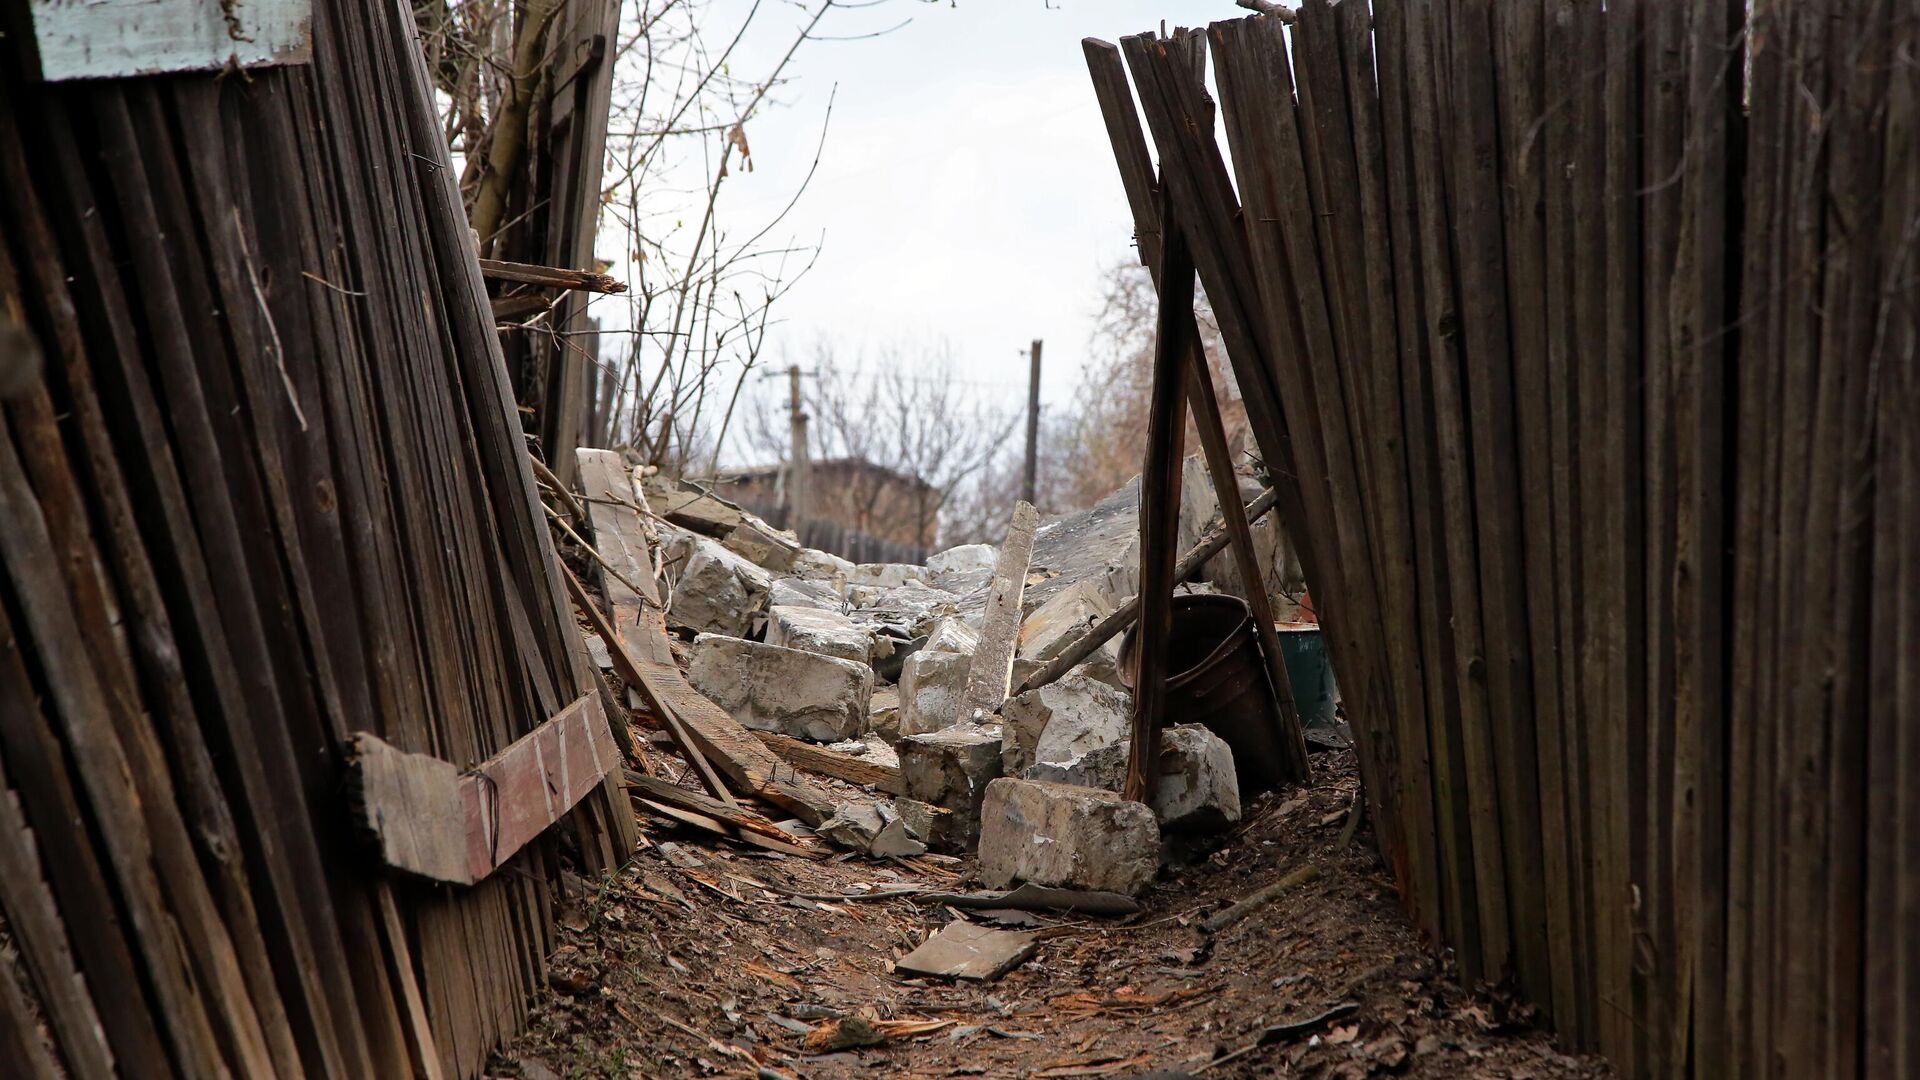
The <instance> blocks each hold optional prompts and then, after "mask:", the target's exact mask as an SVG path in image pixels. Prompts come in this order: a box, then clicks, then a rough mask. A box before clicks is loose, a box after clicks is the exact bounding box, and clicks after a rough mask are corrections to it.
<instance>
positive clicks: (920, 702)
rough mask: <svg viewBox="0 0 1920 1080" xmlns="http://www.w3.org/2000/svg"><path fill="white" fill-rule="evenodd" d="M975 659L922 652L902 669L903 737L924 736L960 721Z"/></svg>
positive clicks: (901, 732)
mask: <svg viewBox="0 0 1920 1080" xmlns="http://www.w3.org/2000/svg"><path fill="white" fill-rule="evenodd" d="M972 663H973V657H971V656H967V655H964V654H961V653H950V652H928V651H927V650H925V649H921V650H920V651H919V652H916V653H914V654H913V655H912V656H909V657H907V659H906V661H905V662H904V663H902V664H901V665H900V734H901V735H902V736H906V735H922V734H925V733H927V732H929V731H939V730H940V729H941V728H946V727H952V726H953V725H954V724H955V723H958V722H959V720H960V694H961V691H962V690H964V689H965V688H966V685H967V667H968V666H969V665H970V664H972Z"/></svg>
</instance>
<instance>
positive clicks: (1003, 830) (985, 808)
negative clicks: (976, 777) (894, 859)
mask: <svg viewBox="0 0 1920 1080" xmlns="http://www.w3.org/2000/svg"><path fill="white" fill-rule="evenodd" d="M981 820H982V826H981V831H980V878H981V881H982V882H984V883H985V884H986V885H987V886H988V887H989V888H1004V887H1005V886H1007V885H1010V884H1012V883H1013V882H1015V881H1030V882H1033V883H1035V884H1038V885H1058V886H1062V887H1065V888H1073V889H1104V890H1108V891H1111V892H1117V893H1125V894H1127V895H1129V896H1138V895H1139V894H1140V893H1141V892H1143V891H1144V890H1145V889H1146V887H1147V885H1148V884H1150V883H1151V882H1152V881H1153V875H1154V873H1155V872H1156V871H1157V870H1158V869H1159V866H1160V826H1159V825H1158V824H1157V823H1156V822H1155V821H1154V818H1153V811H1151V810H1149V809H1147V808H1146V807H1145V806H1143V805H1141V804H1140V803H1136V802H1128V801H1127V800H1125V799H1122V798H1121V797H1120V796H1118V795H1116V794H1114V793H1113V792H1111V791H1098V790H1095V789H1092V788H1081V787H1071V786H1069V785H1066V784H1050V783H1046V782H1045V781H1040V780H1016V779H1014V778H1012V777H1002V778H1000V779H998V780H995V781H993V782H992V783H990V784H988V785H987V792H986V798H985V800H984V801H983V805H982V809H981Z"/></svg>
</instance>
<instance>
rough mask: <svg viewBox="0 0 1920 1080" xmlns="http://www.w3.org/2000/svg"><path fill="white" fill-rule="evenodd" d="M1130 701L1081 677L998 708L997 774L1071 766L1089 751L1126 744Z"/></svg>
mask: <svg viewBox="0 0 1920 1080" xmlns="http://www.w3.org/2000/svg"><path fill="white" fill-rule="evenodd" d="M1132 709H1133V699H1132V698H1131V697H1129V696H1128V695H1127V694H1126V692H1124V691H1121V690H1116V689H1114V688H1113V687H1111V686H1109V685H1107V684H1106V683H1103V682H1099V681H1097V680H1095V679H1092V678H1089V677H1088V676H1086V675H1082V674H1068V675H1065V676H1062V677H1061V678H1060V680H1059V681H1057V682H1054V683H1050V684H1048V685H1046V686H1043V687H1041V688H1039V689H1038V690H1029V691H1027V692H1026V693H1024V694H1017V695H1015V696H1014V697H1012V698H1009V699H1008V700H1007V703H1006V704H1005V705H1003V706H1001V708H1000V717H1001V720H1002V726H1003V727H1004V729H1005V733H1006V749H1005V750H1004V751H1003V753H1002V758H1001V762H1002V765H1001V767H1002V769H1003V771H1004V772H1005V773H1006V775H1008V776H1020V775H1023V774H1025V773H1026V771H1027V769H1028V768H1030V767H1031V766H1032V765H1034V764H1035V763H1036V762H1041V761H1045V762H1053V763H1060V764H1067V763H1071V762H1073V761H1075V760H1077V759H1079V758H1080V756H1081V755H1083V754H1085V753H1087V752H1088V751H1090V750H1097V749H1099V748H1101V747H1103V746H1111V745H1113V744H1115V743H1125V742H1126V740H1127V725H1128V723H1129V720H1130V717H1131V714H1132Z"/></svg>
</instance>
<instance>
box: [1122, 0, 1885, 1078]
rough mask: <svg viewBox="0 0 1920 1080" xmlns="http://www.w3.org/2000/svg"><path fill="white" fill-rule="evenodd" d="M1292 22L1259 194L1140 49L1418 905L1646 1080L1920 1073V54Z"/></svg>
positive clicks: (1728, 6)
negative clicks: (1228, 163)
mask: <svg viewBox="0 0 1920 1080" xmlns="http://www.w3.org/2000/svg"><path fill="white" fill-rule="evenodd" d="M1287 21H1288V24H1289V25H1288V26H1287V27H1286V29H1284V30H1283V28H1282V26H1281V21H1280V19H1279V18H1277V17H1270V16H1269V17H1260V16H1256V17H1253V18H1249V19H1241V20H1233V21H1227V22H1221V23H1216V24H1214V25H1213V26H1211V27H1210V28H1209V29H1208V30H1207V32H1206V36H1205V40H1206V44H1207V45H1208V46H1209V53H1210V57H1211V61H1212V64H1213V74H1214V77H1215V78H1214V81H1215V83H1216V84H1217V85H1218V87H1219V90H1220V94H1221V102H1220V104H1221V110H1220V116H1221V118H1222V120H1223V123H1222V124H1221V127H1222V128H1223V129H1224V135H1225V139H1226V146H1227V147H1228V148H1229V150H1230V151H1231V154H1232V159H1233V171H1232V179H1231V180H1229V179H1228V176H1227V173H1226V171H1225V169H1224V163H1223V160H1222V158H1221V154H1220V150H1219V147H1218V145H1217V144H1216V142H1215V140H1214V139H1213V138H1212V136H1211V133H1212V132H1213V128H1214V117H1213V108H1212V102H1210V101H1208V100H1206V98H1205V96H1204V93H1203V91H1202V90H1201V83H1200V82H1199V80H1198V79H1197V78H1196V75H1197V74H1198V68H1197V67H1196V65H1195V62H1194V60H1195V56H1194V47H1195V44H1196V41H1197V39H1196V38H1195V36H1194V35H1193V33H1192V32H1187V31H1181V32H1176V33H1175V34H1174V35H1173V36H1172V37H1171V38H1166V39H1162V38H1160V37H1158V36H1157V35H1142V36H1139V37H1135V38H1129V39H1126V40H1125V41H1124V42H1123V46H1124V50H1125V55H1126V59H1127V65H1128V67H1129V68H1130V69H1131V73H1132V77H1133V82H1134V84H1135V88H1136V89H1137V90H1138V97H1139V102H1140V109H1141V113H1142V115H1143V116H1144V118H1145V120H1146V125H1145V126H1146V130H1147V131H1148V132H1150V133H1151V136H1152V143H1153V145H1152V147H1151V150H1152V151H1154V152H1157V156H1158V162H1157V173H1158V181H1157V182H1158V183H1163V184H1165V185H1166V188H1167V192H1166V194H1167V196H1168V197H1169V198H1170V201H1171V204H1172V205H1173V207H1174V219H1175V220H1176V221H1177V222H1178V223H1179V225H1180V227H1181V228H1182V229H1183V231H1184V232H1185V235H1186V237H1187V239H1188V241H1189V243H1190V245H1191V247H1192V249H1193V252H1194V261H1195V264H1196V267H1197V269H1198V273H1199V279H1200V283H1201V285H1202V286H1203V287H1204V288H1205V289H1206V291H1207V294H1208V297H1209V299H1210V300H1211V301H1212V303H1213V307H1214V310H1215V311H1216V312H1218V313H1220V314H1221V326H1222V331H1223V338H1224V340H1225V344H1226V346H1227V350H1228V354H1229V358H1230V359H1231V360H1232V362H1233V364H1234V369H1235V373H1236V376H1237V378H1238V382H1239V384H1240V386H1241V388H1242V391H1243V393H1244V394H1245V395H1246V396H1247V400H1248V415H1249V418H1250V421H1251V423H1252V426H1253V429H1254V434H1255V436H1256V441H1257V442H1258V443H1259V445H1260V447H1261V449H1262V451H1263V452H1264V453H1266V455H1267V457H1268V460H1269V462H1270V463H1272V462H1285V463H1286V468H1285V469H1284V470H1283V471H1282V473H1281V474H1276V482H1277V483H1278V484H1279V485H1280V486H1282V487H1283V488H1285V489H1286V490H1285V491H1283V493H1282V494H1283V498H1282V499H1281V501H1280V505H1279V510H1280V512H1281V516H1282V518H1283V520H1284V521H1285V524H1286V526H1287V528H1288V530H1289V532H1290V533H1292V534H1293V535H1294V537H1295V539H1296V542H1297V543H1298V544H1299V546H1300V548H1301V550H1302V553H1303V562H1304V564H1305V569H1306V571H1307V576H1308V581H1309V583H1310V584H1311V586H1312V588H1313V592H1314V597H1315V600H1316V601H1317V603H1318V605H1319V607H1320V609H1321V610H1322V611H1323V612H1324V613H1325V615H1326V618H1327V622H1328V626H1327V630H1328V637H1329V640H1330V644H1331V647H1332V650H1333V659H1334V663H1335V666H1336V668H1338V669H1339V671H1340V674H1341V680H1342V686H1343V689H1346V690H1348V696H1347V702H1346V704H1347V709H1348V714H1349V716H1350V718H1351V720H1352V721H1353V724H1354V727H1355V735H1356V746H1357V748H1358V750H1359V751H1360V764H1361V770H1362V777H1363V780H1364V782H1365V783H1366V785H1367V787H1368V791H1369V799H1370V803H1371V805H1372V807H1373V809H1374V810H1375V811H1377V816H1376V818H1375V824H1376V835H1377V838H1378V841H1379V844H1380V847H1381V850H1382V853H1383V854H1384V855H1385V856H1386V857H1387V858H1388V860H1389V862H1390V863H1391V865H1392V866H1393V869H1394V873H1395V876H1396V879H1397V881H1398V883H1399V885H1400V888H1401V891H1402V894H1403V898H1404V900H1405V902H1406V905H1407V907H1408V910H1409V912H1410V913H1411V914H1412V915H1413V917H1414V918H1415V919H1416V921H1417V922H1418V923H1419V925H1420V926H1421V927H1422V929H1423V930H1425V931H1426V932H1427V933H1428V934H1430V935H1431V936H1432V938H1433V940H1434V941H1435V943H1436V945H1438V946H1442V947H1446V948H1450V949H1451V950H1452V952H1453V955H1454V956H1455V958H1456V959H1457V960H1458V961H1459V963H1460V965H1461V968H1462V971H1463V973H1464V974H1466V975H1467V976H1468V977H1469V978H1472V979H1475V980H1483V979H1484V980H1498V979H1511V980H1513V982H1514V984H1515V985H1516V986H1517V987H1518V989H1520V990H1521V991H1522V992H1523V993H1524V994H1525V995H1526V996H1527V997H1528V998H1530V999H1531V1000H1532V1001H1534V1002H1535V1003H1537V1004H1538V1005H1539V1006H1540V1007H1541V1008H1542V1010H1543V1012H1544V1013H1545V1015H1546V1016H1548V1017H1549V1018H1550V1019H1551V1021H1552V1023H1553V1024H1554V1026H1555V1027H1556V1028H1557V1029H1558V1030H1559V1031H1560V1032H1561V1033H1562V1034H1563V1036H1564V1037H1566V1038H1567V1039H1568V1040H1569V1042H1570V1044H1571V1045H1574V1046H1578V1047H1590V1048H1597V1049H1600V1050H1602V1051H1604V1052H1605V1053H1607V1054H1608V1055H1609V1056H1610V1057H1611V1058H1612V1059H1613V1061H1614V1062H1615V1064H1616V1066H1618V1068H1619V1069H1620V1070H1621V1071H1622V1073H1623V1074H1631V1075H1639V1076H1668V1075H1681V1074H1685V1073H1688V1072H1692V1073H1694V1074H1697V1075H1702V1076H1709V1075H1711V1076H1767V1075H1780V1076H1798V1075H1832V1076H1856V1075H1857V1076H1879V1075H1906V1074H1909V1073H1912V1072H1914V1071H1916V1070H1920V1020H1916V1017H1920V982H1916V981H1915V980H1914V979H1913V978H1911V972H1913V971H1916V970H1920V919H1916V918H1915V912H1916V911H1920V888H1916V886H1915V885H1914V882H1915V881H1916V880H1920V847H1916V846H1915V845H1914V844H1912V843H1911V842H1910V841H1911V839H1912V837H1913V836H1915V835H1920V828H1917V827H1916V824H1915V823H1916V821H1920V816H1917V815H1920V796H1916V795H1915V794H1914V793H1915V792H1916V791H1917V790H1920V724H1917V723H1916V719H1915V718H1916V717H1920V703H1916V701H1915V695H1916V689H1915V688H1916V685H1917V683H1920V680H1916V674H1915V672H1916V667H1915V665H1916V658H1920V601H1916V600H1915V599H1914V596H1915V589H1914V584H1915V578H1916V573H1917V572H1920V530H1917V529H1916V525H1917V524H1920V517H1917V516H1916V515H1917V514H1920V511H1916V504H1917V503H1920V491H1917V489H1916V483H1917V482H1920V472H1917V471H1916V470H1917V469H1920V434H1916V431H1920V428H1917V427H1916V425H1913V424H1911V423H1909V422H1908V421H1907V418H1908V416H1909V414H1911V413H1912V411H1913V409H1914V406H1915V405H1916V404H1920V399H1917V398H1916V392H1917V390H1920V369H1917V364H1920V360H1917V359H1916V353H1920V338H1916V334H1917V333H1920V330H1917V328H1916V314H1915V313H1916V311H1920V276H1916V269H1917V268H1920V239H1917V238H1920V156H1916V151H1915V146H1916V139H1915V135H1916V113H1915V103H1916V101H1920V69H1917V68H1916V67H1915V66H1914V65H1913V64H1912V63H1911V62H1909V61H1910V60H1911V57H1912V56H1913V55H1915V53H1916V50H1920V13H1916V12H1914V11H1913V10H1912V6H1911V5H1901V4H1870V3H1864V2H1861V3H1854V2H1850V0H1788V2H1785V3H1781V4H1774V5H1767V6H1764V7H1763V8H1760V9H1756V11H1755V12H1754V14H1753V15H1752V16H1751V19H1750V20H1749V16H1748V14H1747V8H1746V6H1744V5H1741V4H1738V3H1729V2H1726V0H1690V2H1687V3H1678V4H1654V3H1611V4H1608V5H1605V6H1604V7H1602V6H1601V5H1597V4H1581V3H1574V2H1571V0H1535V2H1526V0H1523V2H1521V3H1513V4H1507V3H1497V4H1496V3H1490V2H1488V0H1376V2H1374V3H1373V4H1371V5H1370V6H1368V5H1366V4H1363V3H1362V2H1361V0H1342V2H1341V3H1337V4H1328V3H1327V2H1326V0H1313V2H1308V3H1305V4H1303V5H1302V6H1301V8H1300V9H1299V10H1298V11H1297V12H1294V13H1292V14H1291V15H1290V17H1289V18H1288V20H1287ZM1086 54H1087V59H1088V63H1089V67H1090V70H1091V73H1092V75H1093V82H1094V89H1095V92H1096V96H1097V97H1098V98H1099V101H1100V104H1101V108H1102V112H1103V117H1104V119H1105V122H1106V127H1107V131H1108V134H1109V136H1110V137H1111V139H1112V140H1113V142H1114V148H1115V152H1116V155H1117V159H1118V161H1119V163H1120V166H1121V172H1122V176H1123V179H1124V180H1125V181H1126V183H1125V184H1124V185H1123V187H1122V191H1123V192H1124V194H1125V196H1126V198H1127V201H1128V204H1129V206H1130V207H1131V208H1132V209H1133V211H1134V215H1135V218H1136V220H1142V221H1149V222H1151V221H1152V220H1154V219H1153V218H1150V217H1144V216H1143V214H1145V213H1147V212H1148V208H1150V207H1151V204H1152V200H1153V199H1154V198H1155V197H1156V193H1155V183H1156V182H1155V180H1154V177H1155V172H1156V168H1155V162H1154V161H1153V160H1152V158H1151V157H1149V155H1148V150H1149V148H1148V147H1147V145H1146V141H1145V140H1144V139H1143V137H1142V134H1141V130H1140V124H1139V122H1138V121H1137V120H1136V119H1135V117H1134V113H1133V110H1132V103H1131V101H1130V100H1129V98H1130V97H1131V95H1129V94H1128V92H1127V91H1128V88H1127V86H1126V84H1125V81H1124V75H1123V73H1122V72H1121V70H1120V66H1119V64H1118V62H1117V59H1118V58H1117V56H1116V55H1115V50H1114V49H1113V47H1112V46H1109V45H1106V44H1104V43H1101V42H1096V41H1089V42H1087V43H1086ZM1140 242H1141V246H1142V251H1143V252H1147V251H1151V250H1157V249H1158V247H1159V245H1160V244H1161V243H1162V242H1163V238H1161V237H1159V236H1157V235H1149V233H1148V231H1147V230H1145V229H1143V230H1142V231H1141V234H1140Z"/></svg>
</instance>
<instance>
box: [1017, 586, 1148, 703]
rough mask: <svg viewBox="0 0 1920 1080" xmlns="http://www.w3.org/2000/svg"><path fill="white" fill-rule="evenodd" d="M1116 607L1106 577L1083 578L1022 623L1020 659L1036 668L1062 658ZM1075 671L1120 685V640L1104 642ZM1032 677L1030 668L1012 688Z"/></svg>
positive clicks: (1036, 609)
mask: <svg viewBox="0 0 1920 1080" xmlns="http://www.w3.org/2000/svg"><path fill="white" fill-rule="evenodd" d="M1121 602H1122V603H1124V602H1125V601H1124V600H1122V601H1121ZM1116 606H1117V605H1116V604H1115V602H1114V595H1113V590H1112V587H1111V582H1110V581H1109V580H1108V579H1107V578H1105V577H1089V578H1083V579H1081V580H1080V581H1076V582H1074V583H1073V584H1071V585H1068V586H1066V587H1065V588H1063V589H1060V590H1059V591H1057V592H1055V593H1054V594H1053V595H1052V596H1050V597H1048V598H1047V602H1046V603H1044V604H1041V605H1040V606H1039V607H1037V608H1035V609H1034V611H1033V613H1032V614H1031V615H1028V616H1027V618H1026V621H1025V622H1023V623H1022V624H1021V626H1020V657H1021V659H1022V660H1023V661H1026V662H1027V664H1030V665H1035V666H1037V665H1039V664H1043V663H1045V662H1046V661H1048V660H1051V659H1053V658H1054V657H1056V656H1059V655H1060V654H1061V653H1062V652H1063V651H1065V650H1066V649H1067V648H1068V647H1069V646H1071V645H1073V644H1074V643H1076V642H1077V641H1079V640H1080V638H1081V637H1082V636H1083V635H1085V634H1086V632H1087V631H1088V630H1090V629H1092V628H1093V627H1094V625H1095V624H1097V623H1099V622H1100V620H1102V619H1104V618H1106V617H1107V616H1108V615H1111V614H1112V613H1113V611H1114V608H1115V607H1116ZM1022 666H1023V667H1025V666H1026V665H1022ZM1075 670H1078V671H1084V672H1085V673H1087V674H1089V675H1092V676H1093V677H1094V678H1097V679H1099V680H1100V681H1102V682H1105V683H1109V684H1111V685H1114V686H1119V685H1121V680H1120V639H1119V637H1118V636H1115V637H1113V638H1109V639H1108V640H1107V641H1105V642H1103V643H1102V644H1101V645H1100V647H1099V648H1097V649H1095V650H1094V651H1093V653H1092V655H1090V656H1088V657H1087V658H1086V659H1085V660H1082V661H1080V663H1078V664H1076V665H1075ZM1031 674H1032V669H1031V668H1029V669H1028V670H1026V671H1024V672H1023V673H1022V674H1021V675H1018V676H1016V677H1015V679H1014V681H1013V685H1014V686H1015V687H1018V686H1019V685H1020V684H1021V683H1022V682H1023V681H1024V679H1025V677H1026V676H1027V675H1031Z"/></svg>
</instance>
